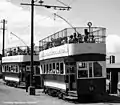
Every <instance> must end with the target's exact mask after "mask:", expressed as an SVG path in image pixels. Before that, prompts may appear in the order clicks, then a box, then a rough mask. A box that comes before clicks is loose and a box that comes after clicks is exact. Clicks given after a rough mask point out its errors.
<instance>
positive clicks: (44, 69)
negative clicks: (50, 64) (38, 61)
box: [44, 64, 46, 73]
mask: <svg viewBox="0 0 120 105" xmlns="http://www.w3.org/2000/svg"><path fill="white" fill-rule="evenodd" d="M44 73H46V70H45V64H44Z"/></svg>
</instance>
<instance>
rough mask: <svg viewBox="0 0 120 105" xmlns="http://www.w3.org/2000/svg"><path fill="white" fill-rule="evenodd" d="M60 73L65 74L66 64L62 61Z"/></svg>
mask: <svg viewBox="0 0 120 105" xmlns="http://www.w3.org/2000/svg"><path fill="white" fill-rule="evenodd" d="M60 74H64V65H63V63H60Z"/></svg>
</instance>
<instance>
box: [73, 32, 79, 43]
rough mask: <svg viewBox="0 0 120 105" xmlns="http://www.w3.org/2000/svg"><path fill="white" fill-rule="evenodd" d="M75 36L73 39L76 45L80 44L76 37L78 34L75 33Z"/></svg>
mask: <svg viewBox="0 0 120 105" xmlns="http://www.w3.org/2000/svg"><path fill="white" fill-rule="evenodd" d="M73 35H74V37H73V42H74V43H77V42H78V39H77V37H76V33H74V34H73Z"/></svg>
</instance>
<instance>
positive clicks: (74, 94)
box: [68, 91, 77, 97]
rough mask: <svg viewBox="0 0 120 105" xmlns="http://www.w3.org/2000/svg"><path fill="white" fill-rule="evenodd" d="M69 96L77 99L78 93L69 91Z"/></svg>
mask: <svg viewBox="0 0 120 105" xmlns="http://www.w3.org/2000/svg"><path fill="white" fill-rule="evenodd" d="M68 96H72V97H77V91H68Z"/></svg>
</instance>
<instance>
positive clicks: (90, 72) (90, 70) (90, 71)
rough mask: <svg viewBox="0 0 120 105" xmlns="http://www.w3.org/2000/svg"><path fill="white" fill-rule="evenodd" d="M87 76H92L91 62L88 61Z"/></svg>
mask: <svg viewBox="0 0 120 105" xmlns="http://www.w3.org/2000/svg"><path fill="white" fill-rule="evenodd" d="M89 77H92V62H90V63H89Z"/></svg>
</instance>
